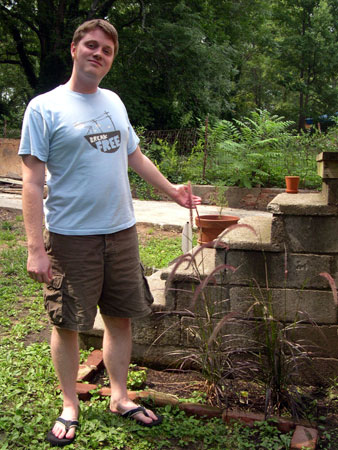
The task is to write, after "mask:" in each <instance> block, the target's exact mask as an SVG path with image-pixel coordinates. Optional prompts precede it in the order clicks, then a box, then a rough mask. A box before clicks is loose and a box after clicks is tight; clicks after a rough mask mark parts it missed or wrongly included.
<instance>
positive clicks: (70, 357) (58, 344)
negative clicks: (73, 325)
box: [51, 327, 79, 439]
mask: <svg viewBox="0 0 338 450" xmlns="http://www.w3.org/2000/svg"><path fill="white" fill-rule="evenodd" d="M51 352H52V359H53V364H54V368H55V371H56V374H57V376H58V379H59V382H60V386H61V389H62V393H63V411H62V414H61V416H60V417H62V418H63V419H65V420H77V418H78V410H79V400H78V397H77V394H76V379H77V373H78V370H79V344H78V334H77V332H76V331H72V330H64V329H61V328H56V327H54V328H53V331H52V337H51ZM52 432H53V434H54V435H55V436H56V437H57V438H59V439H62V438H63V437H66V438H67V439H71V438H73V437H74V435H75V429H74V428H71V429H70V430H69V431H68V433H65V428H64V427H63V426H62V425H60V424H59V423H56V424H55V425H54V427H53V430H52Z"/></svg>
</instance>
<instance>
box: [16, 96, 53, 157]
mask: <svg viewBox="0 0 338 450" xmlns="http://www.w3.org/2000/svg"><path fill="white" fill-rule="evenodd" d="M48 154H49V130H48V125H47V122H46V120H45V118H44V117H43V115H42V113H41V112H40V111H39V110H38V109H36V108H34V107H33V106H32V105H31V104H29V105H28V107H27V109H26V112H25V115H24V119H23V124H22V130H21V141H20V147H19V155H33V156H36V157H37V158H38V159H40V160H41V161H43V162H47V160H48Z"/></svg>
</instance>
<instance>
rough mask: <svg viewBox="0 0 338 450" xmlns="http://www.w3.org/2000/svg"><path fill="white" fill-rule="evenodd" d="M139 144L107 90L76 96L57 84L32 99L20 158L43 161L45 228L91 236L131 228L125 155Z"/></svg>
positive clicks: (120, 106)
mask: <svg viewBox="0 0 338 450" xmlns="http://www.w3.org/2000/svg"><path fill="white" fill-rule="evenodd" d="M138 143H139V139H138V137H137V135H136V134H135V132H134V130H133V128H132V126H131V125H130V122H129V119H128V115H127V111H126V109H125V106H124V104H123V103H122V101H121V100H120V98H119V97H118V96H117V95H116V94H115V93H114V92H112V91H109V90H106V89H100V88H99V89H98V90H97V92H96V93H95V94H80V93H78V92H73V91H71V90H70V89H69V88H68V87H67V86H66V85H62V86H59V87H57V88H56V89H54V90H52V91H50V92H47V93H46V94H42V95H39V96H38V97H35V98H34V99H33V100H32V101H31V102H30V103H29V105H28V107H27V110H26V112H25V116H24V120H23V127H22V134H21V142H20V148H19V155H27V154H30V155H33V156H36V157H37V158H38V159H40V160H41V161H43V162H45V163H46V166H47V186H48V196H47V199H46V201H45V205H44V212H45V221H46V227H47V229H48V230H50V231H53V232H55V233H59V234H65V235H92V234H108V233H115V232H117V231H120V230H124V229H126V228H129V227H131V226H133V225H134V224H135V217H134V211H133V204H132V197H131V192H130V186H129V180H128V155H130V154H131V153H133V152H134V151H135V149H136V147H137V145H138Z"/></svg>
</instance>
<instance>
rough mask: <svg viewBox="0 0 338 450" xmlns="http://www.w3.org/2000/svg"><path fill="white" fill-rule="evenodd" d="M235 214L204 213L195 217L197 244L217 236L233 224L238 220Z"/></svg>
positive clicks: (209, 240)
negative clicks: (197, 231) (197, 229)
mask: <svg viewBox="0 0 338 450" xmlns="http://www.w3.org/2000/svg"><path fill="white" fill-rule="evenodd" d="M239 219H240V218H239V217H237V216H218V215H217V214H214V215H205V216H198V217H196V218H195V222H196V225H197V227H198V228H199V237H198V240H197V242H198V243H199V244H206V243H208V242H211V241H213V240H214V239H216V238H217V236H218V235H219V234H221V233H222V231H224V230H225V229H226V228H228V227H230V226H231V225H235V224H236V223H237V222H238V221H239Z"/></svg>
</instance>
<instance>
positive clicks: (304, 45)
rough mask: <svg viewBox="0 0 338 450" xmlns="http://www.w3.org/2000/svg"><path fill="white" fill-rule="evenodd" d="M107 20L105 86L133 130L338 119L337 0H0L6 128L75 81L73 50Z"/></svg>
mask: <svg viewBox="0 0 338 450" xmlns="http://www.w3.org/2000/svg"><path fill="white" fill-rule="evenodd" d="M91 18H105V19H107V20H109V21H110V22H111V23H113V24H114V25H115V26H116V28H117V30H118V32H119V41H120V51H119V54H118V56H117V58H116V60H115V61H114V64H113V68H112V70H111V72H110V73H109V75H108V76H107V77H106V78H105V79H104V80H103V82H102V86H104V87H108V88H110V89H113V90H114V91H116V92H117V93H118V94H119V95H120V96H121V98H122V100H123V101H124V102H125V104H126V106H127V109H128V112H129V115H130V119H131V121H132V123H133V124H134V125H137V126H143V127H147V128H149V129H168V128H181V127H187V126H188V127H189V126H196V125H198V123H199V122H200V121H204V119H205V117H206V116H208V117H209V119H210V120H211V121H212V120H213V119H216V118H218V119H231V118H239V117H241V116H243V115H247V114H249V113H250V111H252V110H255V109H257V108H260V109H267V110H268V111H270V112H271V113H275V114H279V115H282V116H284V117H286V118H287V119H288V120H293V121H295V122H296V123H297V124H298V128H299V129H300V128H302V127H303V126H304V120H305V118H306V117H315V118H316V117H318V116H320V115H321V114H324V113H326V114H332V113H335V112H336V111H337V110H338V86H337V78H338V76H337V73H338V39H337V35H338V31H337V24H338V6H337V2H336V0H297V1H293V0H272V1H267V0H168V1H166V2H163V1H161V0H152V1H150V0H134V1H130V0H123V1H122V0H67V1H65V0H30V1H28V0H20V1H19V0H0V32H1V36H2V39H1V42H0V121H2V122H3V121H4V120H5V119H6V121H7V123H8V125H9V126H10V127H13V128H15V127H19V126H20V121H21V120H22V114H23V111H24V109H25V107H26V105H27V103H28V101H29V100H30V99H31V98H32V97H33V96H35V95H38V94H39V93H42V92H46V91H47V90H49V89H52V88H54V87H56V86H57V85H58V84H60V83H64V82H65V81H67V79H68V78H69V76H70V72H71V65H72V61H71V57H70V50H69V48H70V42H71V39H72V35H73V32H74V30H75V28H76V27H77V26H78V25H79V24H80V23H82V22H83V21H85V20H89V19H91Z"/></svg>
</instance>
